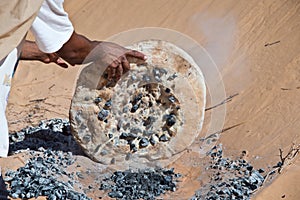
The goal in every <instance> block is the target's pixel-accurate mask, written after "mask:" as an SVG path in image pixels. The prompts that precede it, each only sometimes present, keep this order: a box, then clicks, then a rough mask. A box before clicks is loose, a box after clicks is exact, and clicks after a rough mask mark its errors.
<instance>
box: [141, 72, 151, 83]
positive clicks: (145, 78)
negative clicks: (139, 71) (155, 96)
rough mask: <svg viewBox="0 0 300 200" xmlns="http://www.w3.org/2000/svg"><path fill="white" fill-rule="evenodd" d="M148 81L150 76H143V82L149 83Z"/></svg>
mask: <svg viewBox="0 0 300 200" xmlns="http://www.w3.org/2000/svg"><path fill="white" fill-rule="evenodd" d="M150 80H151V78H150V76H148V75H147V74H144V75H143V81H145V82H149V81H150Z"/></svg>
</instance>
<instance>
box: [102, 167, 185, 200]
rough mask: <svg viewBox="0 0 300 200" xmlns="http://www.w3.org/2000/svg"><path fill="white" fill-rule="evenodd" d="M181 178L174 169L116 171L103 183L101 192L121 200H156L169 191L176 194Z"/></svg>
mask: <svg viewBox="0 0 300 200" xmlns="http://www.w3.org/2000/svg"><path fill="white" fill-rule="evenodd" d="M179 177H181V175H180V174H176V173H174V168H171V169H161V168H159V169H143V170H139V171H136V172H134V171H131V170H126V171H116V172H114V173H113V174H112V175H111V176H110V177H109V178H106V179H104V180H103V181H102V184H101V187H100V190H107V191H109V193H108V195H109V197H111V198H116V199H120V200H137V199H147V200H154V199H156V197H158V196H160V195H161V194H164V193H166V192H167V191H172V192H174V191H175V190H176V183H177V179H178V178H179Z"/></svg>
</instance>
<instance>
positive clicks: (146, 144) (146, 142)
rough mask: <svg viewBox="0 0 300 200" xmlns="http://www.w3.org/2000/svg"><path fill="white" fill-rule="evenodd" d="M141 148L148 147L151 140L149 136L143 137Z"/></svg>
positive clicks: (140, 143)
mask: <svg viewBox="0 0 300 200" xmlns="http://www.w3.org/2000/svg"><path fill="white" fill-rule="evenodd" d="M139 145H140V147H141V148H143V147H147V146H148V145H149V140H148V139H147V138H142V139H141V140H140V142H139Z"/></svg>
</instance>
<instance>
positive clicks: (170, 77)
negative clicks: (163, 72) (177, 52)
mask: <svg viewBox="0 0 300 200" xmlns="http://www.w3.org/2000/svg"><path fill="white" fill-rule="evenodd" d="M177 77H178V75H177V73H174V74H172V75H171V76H169V77H168V78H167V80H168V81H173V80H174V79H175V78H177Z"/></svg>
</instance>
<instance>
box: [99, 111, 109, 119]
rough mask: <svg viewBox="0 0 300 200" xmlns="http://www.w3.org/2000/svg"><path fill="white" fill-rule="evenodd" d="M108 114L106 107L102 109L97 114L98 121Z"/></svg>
mask: <svg viewBox="0 0 300 200" xmlns="http://www.w3.org/2000/svg"><path fill="white" fill-rule="evenodd" d="M108 115H109V111H108V110H106V109H102V110H101V111H100V112H99V114H98V119H99V120H100V121H103V120H105V118H106V117H107V116H108Z"/></svg>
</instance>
